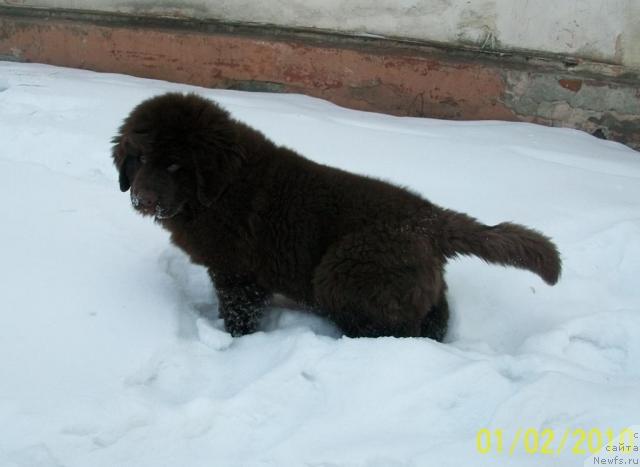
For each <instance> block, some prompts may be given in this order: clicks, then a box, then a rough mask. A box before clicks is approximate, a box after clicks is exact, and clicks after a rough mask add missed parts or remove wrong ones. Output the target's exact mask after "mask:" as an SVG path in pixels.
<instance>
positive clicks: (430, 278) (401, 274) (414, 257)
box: [313, 230, 446, 339]
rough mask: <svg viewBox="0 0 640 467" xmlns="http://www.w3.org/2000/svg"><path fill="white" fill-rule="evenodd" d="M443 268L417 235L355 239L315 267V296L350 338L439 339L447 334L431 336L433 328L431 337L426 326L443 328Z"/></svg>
mask: <svg viewBox="0 0 640 467" xmlns="http://www.w3.org/2000/svg"><path fill="white" fill-rule="evenodd" d="M442 267H443V263H442V260H441V259H440V258H439V257H437V256H435V255H433V248H432V247H431V246H430V244H429V243H428V241H426V240H425V239H424V238H423V237H420V236H419V235H416V234H413V233H410V232H402V231H399V232H394V231H389V230H382V231H381V230H376V231H372V230H369V231H366V232H360V233H357V234H351V235H348V236H346V237H345V238H343V239H342V240H341V241H340V242H338V243H337V244H336V245H334V246H332V247H331V248H330V249H329V250H328V251H327V253H326V254H325V256H324V257H323V259H322V261H321V262H320V264H319V265H318V267H317V268H316V270H315V273H314V280H313V286H314V296H315V300H316V303H317V306H318V307H319V309H320V310H321V312H322V313H323V314H324V315H326V316H327V317H328V318H329V319H331V320H333V321H334V322H335V323H336V324H337V325H338V326H339V327H340V328H341V329H342V331H343V332H344V333H345V334H346V335H347V336H350V337H377V336H397V337H418V336H423V335H427V336H429V337H433V338H439V339H441V338H442V337H443V335H444V332H431V331H432V330H431V327H433V326H431V327H430V326H427V328H428V332H427V330H425V329H424V328H425V324H424V323H425V322H427V323H428V322H430V321H433V322H434V323H438V326H436V327H435V328H438V327H439V328H442V323H441V321H442V318H443V316H442V309H441V308H438V305H439V304H440V298H441V292H442V288H443V281H442ZM431 313H434V316H433V319H432V320H430V319H429V315H430V314H431ZM445 321H446V320H445ZM445 327H446V326H445ZM435 328H434V329H435Z"/></svg>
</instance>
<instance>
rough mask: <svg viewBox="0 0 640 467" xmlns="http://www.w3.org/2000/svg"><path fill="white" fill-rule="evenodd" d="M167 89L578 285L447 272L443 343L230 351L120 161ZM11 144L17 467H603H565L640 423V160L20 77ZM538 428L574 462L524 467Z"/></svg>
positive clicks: (494, 131)
mask: <svg viewBox="0 0 640 467" xmlns="http://www.w3.org/2000/svg"><path fill="white" fill-rule="evenodd" d="M169 90H174V91H175V90H183V91H195V92H198V93H201V94H203V95H205V96H207V97H210V98H213V99H215V100H217V101H218V102H220V103H221V104H222V105H224V106H225V107H226V108H228V109H229V110H230V111H231V112H232V113H233V114H234V115H235V116H236V117H238V118H240V119H242V120H244V121H246V122H248V123H249V124H251V125H254V126H255V127H257V128H259V129H261V130H263V131H264V132H265V133H266V134H267V135H269V136H270V137H271V138H273V139H274V140H276V141H277V142H279V143H282V144H286V145H288V146H290V147H293V148H295V149H297V150H299V151H300V152H301V153H302V154H304V155H306V156H307V157H309V158H312V159H314V160H317V161H320V162H323V163H327V164H331V165H335V166H339V167H342V168H345V169H348V170H351V171H354V172H358V173H363V174H369V175H374V176H378V177H382V178H385V179H388V180H391V181H394V182H397V183H399V184H402V185H405V186H408V187H411V188H412V189H414V190H416V191H418V192H420V193H422V194H423V195H424V196H425V197H428V198H429V199H431V200H432V201H434V202H436V203H438V204H440V205H443V206H445V207H449V208H453V209H457V210H459V211H463V212H467V213H469V214H471V215H473V216H475V217H478V218H479V219H481V220H482V221H484V222H486V223H489V224H492V223H497V222H501V221H506V220H513V221H516V222H520V223H524V224H527V225H530V226H532V227H534V228H537V229H540V230H542V231H544V232H545V233H546V234H548V235H549V236H551V237H553V239H554V240H555V241H556V242H557V244H558V246H559V248H560V250H561V253H562V257H563V261H564V273H563V276H562V278H561V280H560V282H559V283H558V285H557V286H555V287H548V286H546V285H545V284H544V283H542V281H541V280H540V279H538V278H537V277H536V276H534V275H533V274H530V273H527V272H523V271H519V270H515V269H505V268H500V267H495V266H489V265H486V264H483V263H482V262H481V261H479V260H475V259H461V260H457V261H455V262H452V263H450V265H449V266H448V274H447V279H448V282H449V286H450V290H449V291H450V301H451V304H452V308H453V319H452V324H451V330H450V332H449V334H448V336H447V339H446V343H444V344H439V343H436V342H433V341H430V340H428V339H394V338H382V339H348V338H342V337H340V336H339V334H338V332H337V330H336V329H335V328H334V327H333V326H332V325H331V324H330V323H328V322H326V321H323V320H321V319H319V318H315V317H312V316H309V315H305V314H303V313H300V312H296V311H292V310H283V309H274V310H273V312H272V313H271V314H270V315H269V316H268V317H267V319H266V320H265V322H264V324H263V327H262V329H263V330H262V331H261V332H258V333H256V334H254V335H250V336H245V337H242V338H239V339H231V337H230V336H229V335H228V334H226V333H225V332H223V331H222V325H221V323H220V322H217V323H213V324H211V323H210V322H208V321H205V320H203V319H202V318H200V315H201V313H202V312H203V311H211V310H215V309H216V306H217V305H216V298H215V293H214V291H213V289H212V286H211V285H210V283H209V281H208V278H207V276H206V273H205V271H204V270H203V269H201V268H200V267H197V266H194V265H192V264H190V262H189V260H188V259H187V258H186V257H185V255H184V254H183V253H182V252H181V251H179V250H178V249H177V248H175V247H173V246H172V245H171V244H170V243H169V240H168V236H167V234H166V233H165V232H164V231H163V230H162V229H161V228H160V227H159V226H157V225H154V223H153V222H152V221H150V220H149V219H143V218H141V217H140V216H138V215H136V214H135V213H134V212H133V210H132V208H131V207H130V205H129V197H128V195H125V194H122V193H120V191H119V189H118V183H117V174H116V171H115V169H114V167H113V166H112V162H111V159H110V138H111V137H112V136H113V134H114V133H115V131H116V128H117V127H118V125H119V124H120V122H121V120H122V119H123V118H124V117H125V115H126V114H127V113H128V112H129V110H130V109H131V108H132V107H133V106H134V105H135V104H137V103H138V102H140V101H141V100H143V99H145V98H147V97H149V96H151V95H154V94H158V93H162V92H165V91H169ZM0 142H1V143H0V200H1V201H0V225H1V228H0V258H1V262H0V466H2V467H6V466H11V467H15V466H20V467H23V466H25V467H26V466H28V467H45V466H46V467H53V466H66V467H76V466H77V467H87V466H92V467H102V466H104V467H114V466H131V467H134V466H135V467H146V466H149V467H151V466H153V467H158V466H186V467H191V466H243V467H244V466H248V467H252V466H261V467H266V466H274V467H275V466H278V467H280V466H303V465H304V466H313V467H409V466H412V467H414V466H415V467H422V466H431V465H433V466H435V465H438V466H466V465H469V466H471V465H517V466H529V465H531V466H534V465H536V466H537V465H549V466H551V465H566V466H569V465H583V462H584V461H585V459H587V455H586V454H577V453H574V452H572V448H574V447H575V445H576V444H577V443H579V434H577V435H575V436H577V437H576V438H574V434H573V432H571V434H570V437H569V440H568V441H567V447H566V448H564V449H560V441H561V440H560V438H561V437H562V435H563V433H566V432H567V430H568V429H570V430H574V429H584V430H587V431H588V430H592V429H599V430H602V432H603V434H604V433H605V430H607V429H613V430H614V431H615V432H616V433H617V432H618V431H619V430H621V429H623V428H625V427H627V426H632V425H638V424H640V286H639V282H638V281H639V278H640V154H639V153H637V152H634V151H632V150H631V149H628V148H626V147H624V146H622V145H619V144H615V143H611V142H606V141H600V140H597V139H595V138H592V137H591V136H589V135H586V134H584V133H580V132H577V131H572V130H566V129H550V128H545V127H541V126H535V125H528V124H516V123H501V122H466V123H463V122H445V121H438V120H428V119H413V118H395V117H389V116H383V115H377V114H371V113H364V112H356V111H351V110H346V109H343V108H340V107H337V106H335V105H332V104H330V103H327V102H324V101H321V100H317V99H312V98H307V97H302V96H296V95H268V94H248V93H242V92H232V91H219V90H208V89H201V88H194V87H189V86H184V85H175V84H171V83H165V82H160V81H152V80H143V79H137V78H132V77H127V76H118V75H112V74H97V73H90V72H85V71H78V70H69V69H63V68H56V67H50V66H43V65H27V64H15V63H2V62H0ZM530 428H531V429H535V430H538V431H539V432H542V430H545V429H551V430H553V434H554V435H555V438H554V439H553V440H551V442H550V444H549V445H548V446H547V447H549V448H551V449H553V450H555V451H556V454H553V455H551V454H535V455H532V454H528V453H527V452H526V451H525V448H524V445H523V444H522V441H519V442H518V443H517V444H516V445H515V448H514V449H513V452H512V453H509V452H508V451H509V447H510V444H511V442H512V440H513V439H515V438H516V434H517V433H518V430H519V429H521V430H525V429H530ZM481 429H491V430H492V433H493V432H494V431H493V430H502V431H503V437H504V441H503V443H504V451H505V452H503V453H502V454H498V453H497V450H498V444H497V437H496V438H495V439H494V440H493V441H494V443H493V445H492V446H491V452H490V453H488V454H480V453H479V452H478V450H477V445H476V442H477V434H478V432H479V430H481ZM521 433H522V432H521ZM531 433H534V432H531ZM548 433H550V432H547V435H546V436H547V437H548V436H549V435H548ZM534 434H535V433H534ZM530 436H533V434H531V435H530ZM546 439H547V438H544V440H546ZM542 440H543V439H541V442H540V444H541V445H542ZM530 447H531V446H530ZM581 447H582V449H588V446H587V445H586V443H585V444H583V445H582V446H581ZM559 451H560V453H559V454H558V452H559ZM587 465H589V464H587Z"/></svg>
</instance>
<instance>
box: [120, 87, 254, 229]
mask: <svg viewBox="0 0 640 467" xmlns="http://www.w3.org/2000/svg"><path fill="white" fill-rule="evenodd" d="M236 124H237V122H235V121H234V120H232V119H231V118H230V117H229V114H228V112H226V111H225V110H223V109H222V108H220V107H219V106H218V105H217V104H215V103H213V102H212V101H209V100H207V99H204V98H202V97H199V96H196V95H194V94H189V95H183V94H177V93H169V94H164V95H161V96H157V97H153V98H151V99H148V100H146V101H144V102H142V103H141V104H139V105H138V106H137V107H136V108H134V109H133V110H132V111H131V113H130V114H129V116H128V117H127V118H126V119H125V121H124V123H123V124H122V126H121V127H120V130H119V132H118V134H117V135H116V136H115V137H114V138H113V143H114V146H113V150H112V157H113V160H114V163H115V165H116V167H117V169H118V171H119V172H120V190H122V191H127V190H129V189H131V203H132V204H133V207H134V208H135V209H136V210H137V211H139V212H141V213H142V214H145V215H153V216H155V217H156V218H157V219H167V218H171V217H174V216H176V215H177V214H179V213H180V212H182V211H183V210H184V209H185V208H186V207H187V206H188V205H190V206H191V207H192V208H196V207H197V206H200V207H208V206H210V205H211V204H212V203H213V202H214V201H215V200H216V199H217V198H218V197H219V196H220V195H221V194H222V193H223V192H224V190H225V188H226V187H227V186H228V185H229V184H230V183H231V182H232V180H233V178H234V176H235V175H236V173H237V172H238V170H239V169H240V167H241V165H242V163H243V161H244V153H243V151H242V149H241V146H240V145H239V144H238V135H237V133H236V131H235V128H236Z"/></svg>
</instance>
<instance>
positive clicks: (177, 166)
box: [167, 164, 180, 173]
mask: <svg viewBox="0 0 640 467" xmlns="http://www.w3.org/2000/svg"><path fill="white" fill-rule="evenodd" d="M178 170H180V164H171V165H170V166H169V167H167V172H169V173H174V172H177V171H178Z"/></svg>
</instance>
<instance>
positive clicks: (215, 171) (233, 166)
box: [192, 129, 246, 207]
mask: <svg viewBox="0 0 640 467" xmlns="http://www.w3.org/2000/svg"><path fill="white" fill-rule="evenodd" d="M194 146H195V147H194V151H193V153H192V154H193V163H194V166H195V169H196V183H197V196H198V201H199V202H200V204H202V205H204V206H207V207H208V206H211V204H213V202H214V201H215V200H216V199H218V197H219V196H220V195H221V194H222V193H223V192H224V191H225V189H226V188H227V187H228V186H229V184H230V183H231V182H232V180H233V179H234V177H235V176H236V174H237V173H238V172H239V170H240V168H241V167H242V164H243V163H244V161H245V159H246V157H245V153H244V150H243V149H242V147H241V146H240V145H239V144H238V142H237V139H236V135H235V132H234V131H233V130H232V129H226V130H219V131H216V132H214V133H212V132H209V133H208V134H206V135H200V137H199V138H198V143H197V144H195V145H194Z"/></svg>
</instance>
